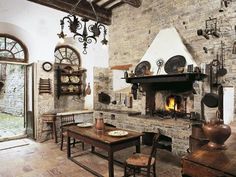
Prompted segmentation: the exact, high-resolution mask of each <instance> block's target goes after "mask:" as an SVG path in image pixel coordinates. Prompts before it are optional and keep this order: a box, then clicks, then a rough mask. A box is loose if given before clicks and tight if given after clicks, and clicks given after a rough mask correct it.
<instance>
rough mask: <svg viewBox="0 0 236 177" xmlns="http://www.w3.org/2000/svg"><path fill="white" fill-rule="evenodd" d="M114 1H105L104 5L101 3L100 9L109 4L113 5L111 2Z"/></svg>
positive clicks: (113, 0)
mask: <svg viewBox="0 0 236 177" xmlns="http://www.w3.org/2000/svg"><path fill="white" fill-rule="evenodd" d="M115 1H116V0H109V1H107V2H105V3H103V4H102V5H101V7H106V6H108V5H109V4H111V3H113V2H115Z"/></svg>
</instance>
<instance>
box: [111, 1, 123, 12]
mask: <svg viewBox="0 0 236 177" xmlns="http://www.w3.org/2000/svg"><path fill="white" fill-rule="evenodd" d="M123 4H125V3H124V2H123V1H120V2H118V3H117V4H114V5H113V6H111V7H109V8H108V9H109V10H111V11H112V10H113V9H115V8H117V7H120V6H121V5H123Z"/></svg>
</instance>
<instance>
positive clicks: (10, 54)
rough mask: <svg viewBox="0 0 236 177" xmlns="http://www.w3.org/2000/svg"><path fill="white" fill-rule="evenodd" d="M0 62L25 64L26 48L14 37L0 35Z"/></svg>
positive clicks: (26, 57) (26, 59) (26, 58)
mask: <svg viewBox="0 0 236 177" xmlns="http://www.w3.org/2000/svg"><path fill="white" fill-rule="evenodd" d="M0 61H11V62H21V63H27V61H28V51H27V48H26V47H25V45H24V44H23V43H22V42H21V41H20V40H19V39H17V38H16V37H14V36H11V35H8V34H0Z"/></svg>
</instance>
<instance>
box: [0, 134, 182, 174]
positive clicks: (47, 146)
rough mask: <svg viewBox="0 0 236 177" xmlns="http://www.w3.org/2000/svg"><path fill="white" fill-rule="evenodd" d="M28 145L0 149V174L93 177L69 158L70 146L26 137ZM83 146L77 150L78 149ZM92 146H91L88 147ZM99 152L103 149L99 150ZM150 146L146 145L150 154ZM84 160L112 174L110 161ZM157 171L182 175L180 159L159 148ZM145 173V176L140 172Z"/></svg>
mask: <svg viewBox="0 0 236 177" xmlns="http://www.w3.org/2000/svg"><path fill="white" fill-rule="evenodd" d="M23 141H25V142H26V143H27V144H28V145H25V146H21V147H15V148H12V149H7V150H1V151H0V177H93V175H92V174H91V173H89V172H87V171H86V170H84V169H82V168H81V167H79V166H78V165H76V164H75V163H73V162H72V161H70V160H68V159H67V157H66V149H65V148H64V150H63V151H60V150H59V145H57V144H55V143H54V142H53V140H49V141H46V142H44V143H37V142H34V141H32V140H29V139H23ZM79 148H80V145H79V144H78V146H77V147H76V148H74V149H73V152H74V154H76V152H78V150H79ZM87 148H89V147H87ZM98 151H99V150H98ZM149 151H150V147H148V146H142V152H145V153H149ZM132 152H134V148H129V149H126V150H122V151H119V152H116V153H115V159H118V160H124V159H126V158H127V157H128V156H129V155H131V154H132ZM79 158H80V161H82V162H83V163H86V165H88V166H89V167H91V168H92V169H95V170H96V171H97V172H99V173H101V174H102V175H103V176H108V173H107V161H106V160H104V159H102V158H100V157H98V156H96V155H94V154H91V153H86V155H83V156H80V157H79ZM157 174H158V176H159V177H180V176H181V168H180V160H179V158H177V157H175V156H173V155H172V154H171V153H170V152H168V151H165V150H159V151H158V161H157ZM122 176H123V168H121V167H119V166H116V165H115V177H122ZM139 176H145V175H139Z"/></svg>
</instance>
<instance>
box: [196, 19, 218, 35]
mask: <svg viewBox="0 0 236 177" xmlns="http://www.w3.org/2000/svg"><path fill="white" fill-rule="evenodd" d="M205 23H206V29H204V30H203V29H198V30H197V35H198V36H203V37H205V38H206V39H210V37H209V36H210V35H212V36H214V37H216V38H219V37H220V31H219V29H217V18H210V17H209V19H208V20H206V22H205Z"/></svg>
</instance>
